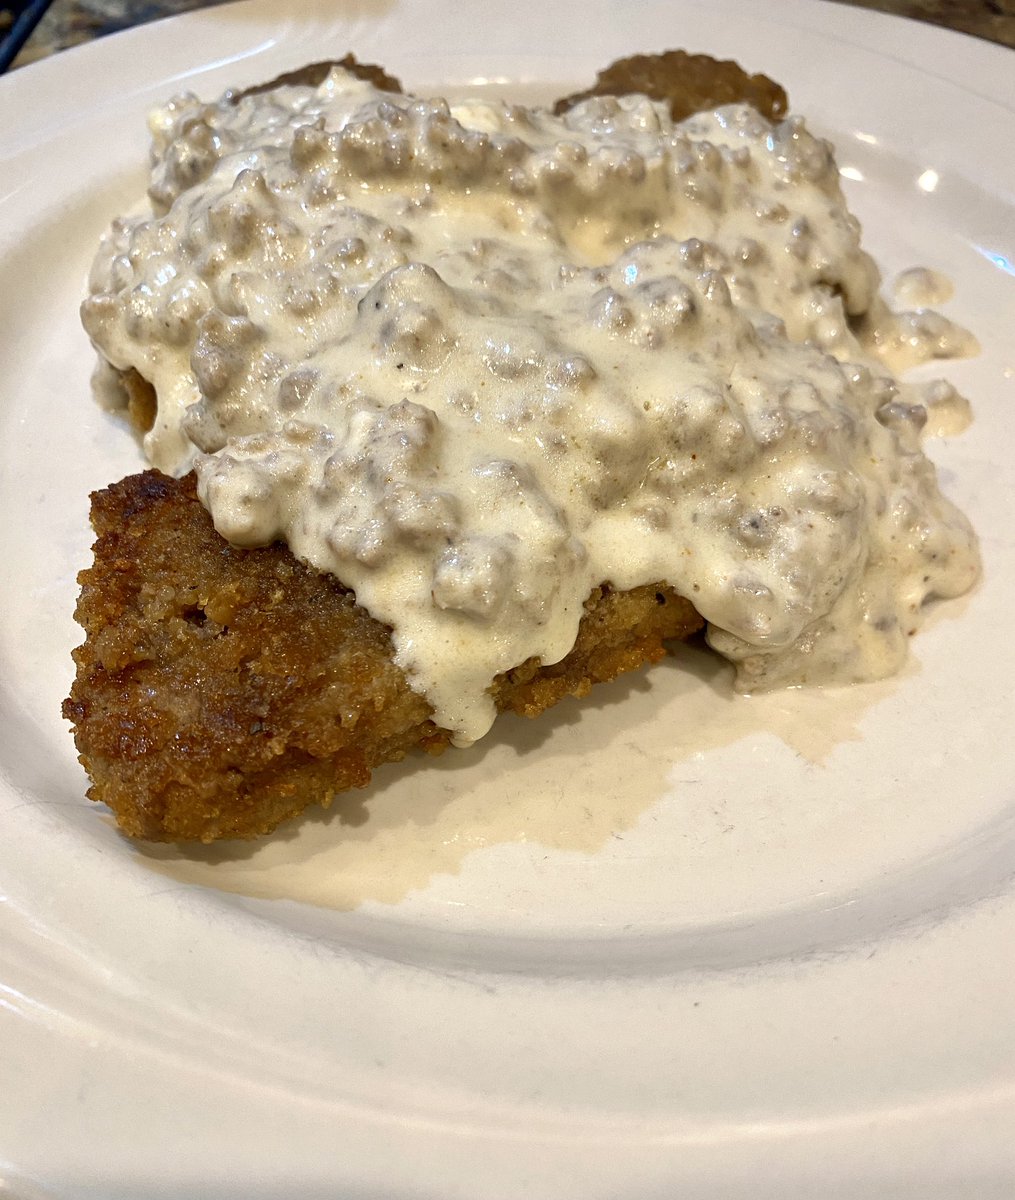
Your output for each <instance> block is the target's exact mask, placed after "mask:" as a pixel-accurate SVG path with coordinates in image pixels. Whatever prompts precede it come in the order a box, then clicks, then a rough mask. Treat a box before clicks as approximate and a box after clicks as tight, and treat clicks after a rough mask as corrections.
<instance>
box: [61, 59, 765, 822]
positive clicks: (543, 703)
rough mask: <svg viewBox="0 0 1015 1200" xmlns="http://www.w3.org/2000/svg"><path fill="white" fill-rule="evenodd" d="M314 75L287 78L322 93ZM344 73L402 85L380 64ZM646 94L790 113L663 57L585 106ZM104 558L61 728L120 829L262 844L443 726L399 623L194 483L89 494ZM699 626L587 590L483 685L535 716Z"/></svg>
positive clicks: (625, 72)
mask: <svg viewBox="0 0 1015 1200" xmlns="http://www.w3.org/2000/svg"><path fill="white" fill-rule="evenodd" d="M331 65H332V64H331V63H316V64H312V65H311V66H309V67H306V68H303V69H302V70H300V71H297V72H291V73H289V74H287V75H283V76H280V77H279V78H278V79H275V80H273V81H271V82H270V83H268V84H264V85H260V86H259V87H257V88H251V89H247V90H246V91H244V92H237V93H236V94H235V96H234V99H238V98H239V97H240V96H242V95H246V94H250V93H253V92H256V91H262V90H266V89H268V88H272V87H277V86H279V85H281V84H309V85H314V84H316V83H319V82H320V81H321V80H322V79H323V78H324V77H325V75H326V74H327V71H328V69H329V68H330V67H331ZM336 65H339V66H343V67H345V68H346V69H347V70H351V71H353V72H354V73H355V74H357V75H359V76H360V77H361V78H365V79H368V80H370V81H371V82H373V83H374V84H375V85H376V86H377V87H379V88H383V89H385V90H389V91H400V90H401V88H400V85H399V83H398V81H397V80H395V79H393V78H392V77H391V76H389V75H387V74H386V73H385V72H383V71H382V70H381V68H379V67H373V66H369V65H366V64H360V63H357V62H356V60H355V59H353V58H352V56H351V55H350V56H347V57H346V58H345V59H343V60H341V61H340V62H339V63H337V64H336ZM607 92H608V93H609V94H613V95H619V94H624V93H630V92H646V93H647V94H649V95H650V96H652V97H653V98H655V99H660V100H664V101H667V102H669V104H670V107H671V110H672V112H673V114H674V116H675V117H677V118H678V119H679V117H682V116H684V115H687V114H689V113H692V112H695V111H698V110H701V109H704V108H711V107H714V106H716V105H717V104H728V103H734V102H737V101H746V102H748V103H753V104H755V105H756V106H757V107H758V108H760V109H761V110H762V111H764V112H765V113H767V114H768V115H769V116H772V115H775V116H779V115H781V114H782V113H784V112H785V109H786V96H785V93H784V92H783V91H782V89H781V88H780V87H779V86H778V85H777V84H774V83H773V82H772V81H771V80H768V79H766V78H765V77H764V76H749V75H747V74H746V73H745V72H744V71H742V70H741V69H740V68H739V67H738V66H737V65H736V64H735V63H721V62H717V61H716V60H714V59H708V58H706V57H705V56H701V55H695V56H689V55H686V54H684V53H683V52H682V51H672V52H669V53H667V54H662V55H656V56H647V57H646V56H638V57H635V58H631V59H625V60H623V61H622V62H619V63H616V64H614V65H613V66H612V67H610V68H608V69H607V71H605V72H603V73H601V74H600V76H599V78H598V81H597V83H596V84H595V85H594V87H593V88H592V89H591V90H590V91H588V92H583V93H580V94H578V95H575V96H570V97H567V98H565V99H563V100H561V101H559V102H558V104H557V106H556V111H558V112H560V111H563V110H565V109H566V108H568V107H570V106H571V105H572V104H575V103H577V102H578V101H579V100H582V99H584V98H586V97H587V96H590V95H598V94H604V93H607ZM123 383H124V387H125V390H126V394H127V396H128V397H129V401H130V403H129V413H130V416H131V418H132V420H133V421H134V423H135V424H136V425H137V426H139V427H140V428H148V427H150V425H151V424H152V421H153V419H154V416H155V407H156V401H155V397H154V393H153V391H152V389H151V387H150V385H148V383H147V382H146V381H145V380H144V379H142V378H141V377H140V376H138V375H136V373H134V372H128V373H126V375H125V377H124V379H123ZM92 524H93V526H94V528H95V532H96V534H97V541H96V543H95V546H94V564H93V566H92V567H90V568H89V569H87V570H85V571H83V572H82V573H81V575H80V577H79V582H80V584H81V588H82V590H81V597H80V600H79V603H78V607H77V611H76V614H75V615H76V618H77V620H78V622H79V623H80V624H81V625H82V626H83V627H84V629H85V633H86V640H85V642H84V644H83V645H82V646H81V647H79V648H78V649H77V650H76V651H75V652H74V659H75V662H76V664H77V678H76V680H75V682H74V685H73V688H72V690H71V695H70V697H69V699H67V700H66V701H65V702H64V706H63V712H64V716H65V717H66V718H67V719H68V720H69V721H71V722H72V724H73V725H74V727H75V741H76V744H77V748H78V751H79V755H80V759H81V762H82V763H83V764H84V766H85V769H86V770H87V772H88V774H89V776H90V778H91V780H92V786H91V787H90V788H89V791H88V795H89V796H90V797H91V799H93V800H96V801H100V802H102V803H104V804H106V805H108V806H109V808H110V809H112V811H113V813H114V814H115V816H116V820H117V822H118V824H119V826H120V828H121V829H122V830H123V831H124V832H125V833H127V834H128V835H130V836H132V837H139V838H146V839H150V840H153V841H188V840H196V841H202V842H211V841H214V840H216V839H218V838H253V837H258V836H260V835H262V834H265V833H269V832H271V830H273V829H275V828H276V827H277V826H278V825H279V823H280V822H282V821H284V820H286V819H287V818H289V817H292V816H295V815H296V814H298V813H300V812H302V811H303V810H304V809H305V808H307V807H308V806H309V805H312V804H321V805H325V806H327V805H328V804H329V803H330V801H331V799H332V797H333V796H334V795H335V794H336V793H339V792H341V791H343V790H345V789H347V788H352V787H362V786H363V785H365V784H366V783H367V782H368V781H369V779H370V775H371V771H372V770H373V768H374V767H376V766H378V765H380V764H381V763H385V762H390V761H393V760H397V759H400V758H402V757H404V755H405V754H406V753H407V752H408V751H409V750H411V749H413V748H415V747H421V748H423V749H424V750H427V751H429V752H432V753H439V752H440V751H442V750H443V749H444V748H445V747H446V746H447V745H448V744H449V743H450V735H449V733H448V732H447V731H446V730H444V729H441V728H439V727H438V726H437V725H435V724H434V722H433V721H432V720H431V709H430V706H429V704H428V703H427V701H426V700H425V699H424V697H423V696H421V695H420V694H419V693H417V692H415V691H413V690H412V688H411V687H410V686H409V683H408V680H407V678H406V676H405V675H404V673H403V672H402V671H401V670H400V668H398V667H397V666H396V665H395V664H394V662H393V650H392V643H391V631H390V629H388V628H387V627H386V626H384V625H382V624H381V623H379V622H378V621H375V620H374V619H373V618H372V617H370V616H369V614H368V613H367V612H366V611H364V610H363V609H362V608H360V607H359V606H358V605H357V603H356V598H355V596H354V595H353V593H352V592H351V591H350V590H349V589H348V588H346V587H344V586H343V585H342V584H341V583H340V582H339V581H338V580H336V579H334V578H332V577H330V576H326V575H321V574H319V573H317V572H316V571H314V570H312V569H311V568H309V567H307V566H305V565H303V564H302V563H300V562H298V561H297V560H296V559H295V558H294V557H293V555H292V554H291V553H290V552H289V550H288V549H287V548H286V547H285V546H282V545H274V546H269V547H266V548H263V549H257V550H242V549H238V548H235V547H233V546H230V545H229V544H228V543H226V542H225V541H223V539H222V538H221V537H220V536H219V535H218V534H217V533H216V532H215V529H214V527H213V525H212V522H211V518H210V517H209V516H208V514H207V513H206V511H205V510H204V509H203V508H202V506H201V504H200V502H199V501H198V499H197V496H196V492H195V485H194V479H193V476H187V477H186V478H184V479H181V480H174V479H171V478H169V477H168V476H165V475H162V474H160V473H159V472H157V471H148V472H145V473H143V474H140V475H134V476H131V477H129V478H127V479H125V480H123V481H121V482H120V483H117V484H114V485H112V486H111V487H109V488H107V489H105V490H104V491H100V492H97V493H95V494H94V495H93V496H92ZM702 624H703V622H702V621H701V618H700V617H699V616H698V614H697V613H696V612H695V610H694V608H693V607H692V605H691V604H690V603H689V602H688V601H687V600H685V599H683V598H682V597H680V596H678V595H677V594H676V593H675V592H674V591H673V590H672V588H670V587H669V586H668V585H666V584H665V583H659V584H656V585H650V586H646V587H639V588H635V589H634V590H632V591H628V592H619V591H614V590H612V589H611V588H610V587H609V586H608V585H607V584H603V585H602V586H601V587H599V588H597V589H596V590H595V591H594V592H593V594H592V595H591V596H590V597H589V598H588V601H587V603H586V605H585V615H584V617H583V619H582V621H581V624H580V627H579V632H578V638H577V642H576V644H575V646H574V648H573V649H572V650H571V652H570V653H569V654H568V655H567V656H566V657H565V658H564V659H563V660H562V661H561V662H559V663H556V664H554V665H551V666H544V665H542V664H541V663H540V662H539V661H538V660H530V661H528V662H525V663H522V664H520V665H519V666H518V667H516V668H515V669H513V670H511V671H508V672H506V673H505V674H502V675H499V676H498V677H497V678H496V679H495V680H494V681H493V683H492V685H491V693H492V695H493V696H494V699H495V701H496V705H497V708H498V710H499V711H505V710H510V711H512V712H515V713H518V714H521V715H524V716H528V717H534V716H537V715H538V714H539V713H541V712H543V711H544V710H545V709H547V708H549V707H550V706H551V705H553V704H556V703H557V701H558V700H561V699H562V698H564V697H565V696H584V695H585V694H587V693H588V692H589V690H590V689H591V687H592V685H593V684H595V683H599V682H604V681H607V680H610V679H613V678H615V677H616V676H617V675H619V674H621V673H622V672H625V671H631V670H634V669H636V668H638V667H640V666H642V665H643V664H645V663H650V662H655V661H657V660H658V659H660V658H661V657H662V656H663V655H664V653H665V643H666V642H667V641H668V640H671V639H686V638H688V637H690V636H691V635H693V634H694V633H695V632H696V631H698V630H699V629H700V628H701V627H702Z"/></svg>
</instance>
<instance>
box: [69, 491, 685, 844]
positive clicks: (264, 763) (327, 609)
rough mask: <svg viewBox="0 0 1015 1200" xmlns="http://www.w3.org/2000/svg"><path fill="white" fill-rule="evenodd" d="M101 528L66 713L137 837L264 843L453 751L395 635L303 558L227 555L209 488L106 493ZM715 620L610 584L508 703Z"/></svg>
mask: <svg viewBox="0 0 1015 1200" xmlns="http://www.w3.org/2000/svg"><path fill="white" fill-rule="evenodd" d="M92 523H93V525H94V527H95V531H96V534H97V535H98V538H97V541H96V543H95V547H94V552H95V561H94V565H93V566H92V567H90V568H89V569H87V570H85V571H83V572H82V573H81V575H80V576H79V582H80V584H81V589H82V590H81V598H80V601H79V603H78V608H77V612H76V617H77V620H78V621H79V622H80V623H81V625H83V626H84V628H85V631H86V634H87V640H86V641H85V643H84V645H83V646H81V647H80V648H79V649H78V650H76V651H75V653H74V659H75V662H76V663H77V668H78V670H77V678H76V680H75V682H74V686H73V688H72V690H71V695H70V698H69V699H68V700H67V701H65V703H64V708H63V711H64V715H65V716H66V717H67V719H68V720H70V721H71V722H72V723H73V724H74V726H75V741H76V743H77V748H78V751H79V754H80V758H81V762H82V763H83V764H84V766H85V769H86V770H87V772H88V774H89V775H90V777H91V779H92V787H91V788H90V789H89V793H88V794H89V796H90V797H91V798H92V799H93V800H97V801H101V802H103V803H105V804H107V805H108V806H109V807H110V808H111V809H112V810H113V812H114V814H115V815H116V819H117V821H118V823H119V825H120V827H121V829H122V830H123V831H124V832H125V833H127V834H130V835H131V836H133V837H140V838H146V839H150V840H154V841H177V840H180V841H186V840H199V841H204V842H210V841H213V840H215V839H217V838H251V837H257V836H259V835H261V834H264V833H268V832H270V831H271V830H272V829H274V828H275V827H276V826H277V825H278V824H279V822H281V821H284V820H285V819H286V818H288V817H292V816H294V815H296V814H297V813H299V812H301V811H302V810H303V809H305V808H306V807H307V806H308V805H312V804H323V805H327V804H328V803H329V802H330V800H331V798H332V796H333V795H334V794H335V793H337V792H341V791H343V790H345V789H346V788H351V787H362V786H363V785H364V784H366V783H367V782H368V780H369V779H370V774H371V771H372V770H373V768H374V767H376V766H378V765H380V764H381V763H385V762H390V761H392V760H395V759H400V758H402V757H403V756H404V755H405V754H406V752H407V751H409V750H410V749H412V748H413V747H417V746H418V747H422V748H423V749H425V750H429V751H433V752H436V751H441V750H443V749H444V748H445V747H446V746H447V745H448V743H449V735H448V733H447V732H446V731H445V730H443V729H440V728H438V727H437V726H436V725H435V724H434V723H433V721H432V720H431V719H430V718H431V710H430V707H429V705H428V704H427V702H426V700H425V699H424V698H423V697H422V696H421V695H419V694H418V693H417V692H414V691H413V690H412V689H411V688H410V687H409V685H408V682H407V680H406V677H405V675H404V674H403V673H402V671H401V670H400V669H399V668H398V667H397V666H395V665H394V663H393V661H392V658H393V650H392V645H391V634H390V630H389V629H388V628H387V626H385V625H382V624H380V623H379V622H377V621H375V620H374V619H373V618H372V617H370V616H369V615H368V614H367V613H366V612H365V611H364V610H363V609H362V608H360V607H359V606H358V605H357V604H356V599H355V596H354V595H353V594H352V592H350V591H349V590H348V589H347V588H345V587H343V585H342V584H341V583H339V582H338V581H337V580H335V579H333V578H332V577H330V576H326V575H321V574H319V573H317V572H316V571H313V570H311V569H310V568H308V567H306V566H304V565H303V564H302V563H300V562H298V561H297V560H296V559H295V558H294V557H293V556H292V554H291V553H290V552H289V550H288V549H287V548H286V547H284V546H281V545H275V546H269V547H267V548H265V549H260V550H241V549H237V548H235V547H233V546H230V545H229V544H228V543H226V542H225V541H223V540H222V538H221V537H220V536H219V535H218V534H217V533H216V532H215V529H214V527H213V525H212V523H211V519H210V517H209V516H208V514H207V513H206V512H205V510H204V509H203V508H202V506H201V504H200V502H199V501H198V499H197V496H196V492H195V486H194V478H193V476H187V477H186V478H184V479H182V480H174V479H171V478H169V477H168V476H165V475H162V474H160V473H159V472H157V471H147V472H145V473H144V474H141V475H133V476H130V477H129V478H127V479H125V480H123V481H121V482H120V483H117V484H114V485H113V486H112V487H110V488H107V489H105V490H104V491H100V492H96V493H95V494H94V495H93V497H92ZM701 624H702V622H701V620H700V618H699V617H698V615H697V613H696V612H695V611H694V609H693V608H692V606H691V605H690V604H689V603H688V602H687V601H686V600H684V599H682V598H680V597H678V596H677V595H676V594H675V593H674V592H673V590H672V589H671V588H669V587H666V586H665V585H661V584H660V585H658V586H650V587H640V588H636V589H634V590H633V591H630V592H616V591H613V590H611V589H610V588H609V587H606V586H603V587H600V588H597V589H596V590H595V592H594V593H593V594H592V596H590V597H589V600H588V602H587V604H586V606H585V615H584V617H583V619H582V622H581V626H580V630H579V634H578V640H577V643H576V645H575V647H574V649H573V650H572V651H571V652H570V653H569V654H568V655H567V657H566V658H565V659H563V660H562V661H561V662H559V663H557V664H555V665H553V666H547V667H544V666H541V665H540V664H539V662H538V661H537V660H530V661H529V662H526V663H524V664H521V665H520V666H519V667H517V668H516V669H515V670H512V671H509V672H507V673H506V674H504V675H501V676H498V677H497V679H496V680H494V682H493V685H492V689H491V690H492V693H493V695H494V698H495V700H496V704H497V707H498V709H499V710H501V711H504V710H507V709H510V710H511V711H513V712H515V713H520V714H522V715H524V716H530V717H531V716H536V715H538V714H539V713H541V712H542V711H543V710H544V709H546V708H549V707H550V706H551V705H553V704H555V703H556V702H557V701H558V700H560V699H562V698H563V697H565V696H583V695H585V694H586V693H587V692H588V691H589V690H590V688H591V687H592V685H593V684H595V683H598V682H601V681H605V680H609V679H613V678H614V677H615V676H617V675H619V674H620V673H622V672H624V671H630V670H633V669H635V668H636V667H639V666H641V665H642V664H644V663H648V662H653V661H656V660H658V659H659V658H661V657H662V656H663V654H664V653H665V646H664V642H665V641H666V640H667V639H671V638H687V637H689V636H690V635H691V634H693V633H694V632H695V631H697V630H698V629H699V628H700V627H701Z"/></svg>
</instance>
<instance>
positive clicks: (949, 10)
mask: <svg viewBox="0 0 1015 1200" xmlns="http://www.w3.org/2000/svg"><path fill="white" fill-rule="evenodd" d="M215 2H216V0H144V2H141V3H138V2H137V0H54V2H53V4H52V6H51V7H50V8H49V10H48V11H47V13H46V15H45V16H44V17H43V18H42V21H41V22H40V23H39V25H38V26H37V27H36V29H35V31H34V32H33V34H32V36H31V37H30V38H29V39H28V41H27V42H26V43H25V45H24V47H23V48H22V50H21V53H20V54H19V55H18V57H17V58H16V59H15V60H14V67H20V66H24V65H26V64H28V63H31V62H34V61H36V60H37V59H40V58H45V57H46V56H47V55H49V54H54V53H56V52H57V51H58V50H64V49H66V48H67V47H68V46H76V45H79V44H80V43H81V42H87V41H90V40H91V39H92V38H97V37H102V36H103V35H105V34H107V33H115V32H116V31H117V30H119V29H126V28H127V27H128V26H131V25H140V24H143V23H144V22H145V21H154V20H156V19H157V18H159V17H168V16H172V15H174V14H176V13H181V12H187V11H189V10H190V9H194V8H206V7H209V6H210V3H215ZM826 2H830V0H826ZM840 2H846V3H852V4H854V5H856V7H859V8H872V9H877V10H878V11H879V12H886V13H894V14H896V15H898V16H903V17H912V18H915V19H916V20H920V21H929V22H931V23H932V24H934V25H943V26H945V27H946V28H948V29H957V30H960V31H961V32H963V33H970V34H974V35H975V36H977V37H982V38H987V39H988V40H990V41H994V42H1000V43H1001V44H1002V45H1005V46H1011V47H1013V48H1015V0H840ZM5 11H6V10H5V9H4V8H3V7H2V6H0V33H2V32H3V22H2V18H3V15H4V13H5Z"/></svg>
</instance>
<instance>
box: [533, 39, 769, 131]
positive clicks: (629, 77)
mask: <svg viewBox="0 0 1015 1200" xmlns="http://www.w3.org/2000/svg"><path fill="white" fill-rule="evenodd" d="M634 92H640V93H643V94H644V95H646V96H649V97H651V99H653V100H663V101H666V102H667V103H668V104H669V106H670V115H671V116H672V117H673V120H674V121H683V120H684V119H685V118H686V117H690V116H693V115H694V113H696V112H704V111H705V110H706V109H710V108H719V107H720V106H721V105H723V104H750V105H751V106H752V107H753V108H756V109H757V110H758V112H760V113H761V114H762V116H765V117H768V118H769V119H770V120H778V119H779V118H781V117H784V116H785V115H786V110H787V108H788V106H789V101H788V100H787V98H786V93H785V91H784V90H783V89H782V87H780V85H779V84H777V83H776V82H775V81H774V80H772V79H769V78H768V76H767V75H748V74H747V72H746V71H745V70H744V69H743V67H741V66H740V64H739V63H736V62H733V61H732V60H730V59H718V58H712V57H711V56H710V55H708V54H688V53H687V52H686V51H684V50H667V51H665V52H664V53H662V54H635V55H633V56H632V57H631V58H621V59H618V60H617V62H615V63H611V64H610V65H609V66H608V67H607V68H606V70H605V71H600V72H599V74H598V75H597V76H596V82H595V83H594V84H593V85H592V87H590V88H589V89H588V90H587V91H584V92H576V93H575V94H574V95H572V96H565V97H564V98H563V99H562V100H558V101H557V103H556V104H555V105H554V106H553V111H554V112H555V113H563V112H567V110H568V109H569V108H573V107H574V105H576V104H577V103H578V102H579V101H581V100H587V99H588V98H589V97H590V96H626V95H629V94H631V93H634Z"/></svg>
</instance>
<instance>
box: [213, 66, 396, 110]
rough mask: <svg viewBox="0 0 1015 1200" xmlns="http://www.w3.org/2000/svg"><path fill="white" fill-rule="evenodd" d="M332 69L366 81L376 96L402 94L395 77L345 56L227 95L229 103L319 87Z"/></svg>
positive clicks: (381, 68)
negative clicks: (280, 90)
mask: <svg viewBox="0 0 1015 1200" xmlns="http://www.w3.org/2000/svg"><path fill="white" fill-rule="evenodd" d="M332 67H343V68H344V69H345V70H346V71H348V72H349V74H350V75H355V76H356V78H357V79H365V80H366V81H367V83H372V84H373V85H374V87H375V88H377V90H378V91H379V92H401V90H402V85H401V84H400V83H399V82H398V80H397V79H396V78H395V77H394V75H389V74H388V73H387V71H385V70H384V68H383V67H378V66H377V65H376V64H374V63H361V62H359V61H358V60H357V58H356V56H355V55H354V54H347V55H346V56H345V58H336V59H328V60H327V61H326V62H316V63H307V65H306V66H305V67H300V68H298V69H297V70H295V71H286V72H284V73H283V74H282V75H276V76H275V78H274V79H269V80H268V82H267V83H258V84H255V85H254V86H253V87H248V88H243V90H242V91H238V92H230V93H229V99H230V100H231V101H232V103H233V104H235V103H236V102H237V101H238V100H242V99H243V97H244V96H256V95H258V93H260V92H270V91H272V90H273V89H274V88H277V87H318V86H320V84H322V83H323V82H324V81H325V79H327V78H328V73H329V72H330V71H331V69H332Z"/></svg>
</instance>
